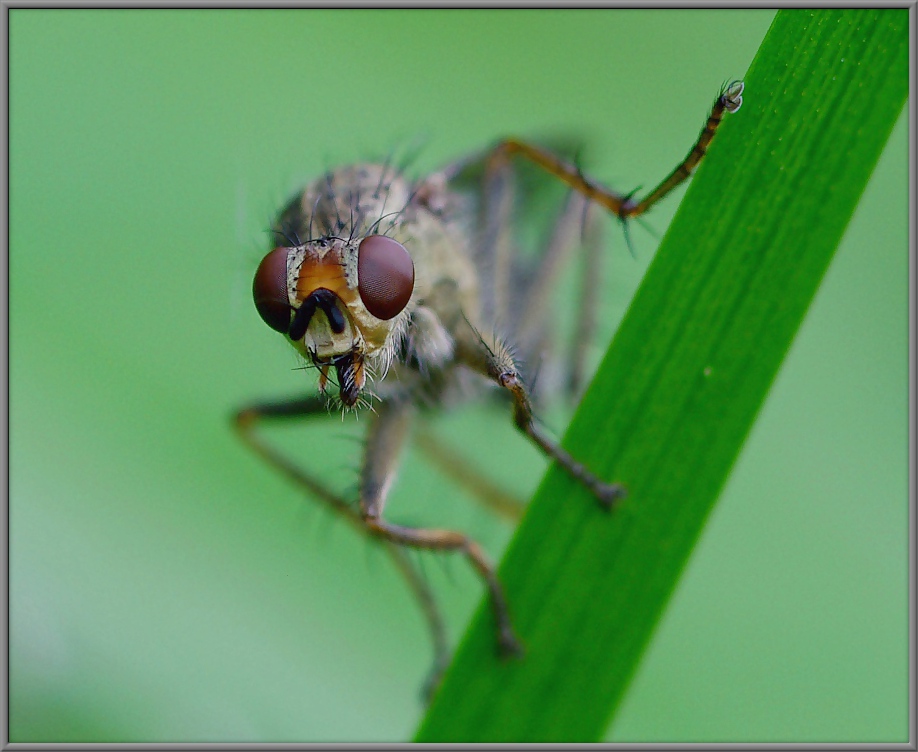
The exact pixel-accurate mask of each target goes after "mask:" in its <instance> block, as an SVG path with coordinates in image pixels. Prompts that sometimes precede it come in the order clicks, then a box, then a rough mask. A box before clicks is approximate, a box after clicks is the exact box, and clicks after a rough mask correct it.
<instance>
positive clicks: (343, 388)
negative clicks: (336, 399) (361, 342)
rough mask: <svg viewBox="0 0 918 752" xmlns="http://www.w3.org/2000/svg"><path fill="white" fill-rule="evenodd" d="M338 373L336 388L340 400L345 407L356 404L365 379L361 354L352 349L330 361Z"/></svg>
mask: <svg viewBox="0 0 918 752" xmlns="http://www.w3.org/2000/svg"><path fill="white" fill-rule="evenodd" d="M332 364H333V365H334V366H335V371H336V372H337V374H338V390H339V394H340V395H341V401H342V402H343V403H344V404H345V405H346V406H347V407H353V406H354V405H356V404H357V399H358V397H360V390H361V389H363V385H364V382H365V379H366V375H365V373H364V370H363V356H362V355H360V354H359V353H357V352H356V351H354V350H351V352H348V353H345V354H344V355H341V356H339V357H337V358H335V359H334V360H333V361H332Z"/></svg>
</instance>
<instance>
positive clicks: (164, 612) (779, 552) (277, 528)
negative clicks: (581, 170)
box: [9, 10, 908, 742]
mask: <svg viewBox="0 0 918 752" xmlns="http://www.w3.org/2000/svg"><path fill="white" fill-rule="evenodd" d="M772 17H773V13H772V12H769V11H532V12H528V11H527V12H520V11H270V12H254V11H205V10H199V11H47V10H12V11H10V13H9V21H10V27H9V31H10V50H9V59H10V355H11V357H10V514H9V522H10V620H9V624H10V735H11V740H12V741H16V742H19V741H46V742H50V741H111V742H115V741H264V742H284V741H364V740H369V741H402V740H406V739H408V738H410V737H411V735H412V733H413V730H414V728H415V726H416V724H417V722H418V719H419V718H420V715H421V713H422V712H423V708H422V706H421V704H420V702H419V700H418V690H419V687H420V684H421V682H422V680H423V678H424V675H425V672H426V670H427V668H428V664H429V659H430V647H429V644H428V638H427V634H426V632H425V627H424V624H423V622H422V619H421V617H420V614H419V612H418V611H417V609H416V608H415V606H414V604H413V602H412V600H411V598H410V596H409V594H408V592H407V590H406V588H405V587H404V585H403V584H402V582H401V581H400V579H399V577H398V575H397V573H396V572H395V571H394V570H393V568H392V567H391V565H390V563H389V560H388V558H387V557H386V556H385V555H384V554H383V553H382V551H380V550H379V549H377V548H376V547H375V546H373V545H371V544H368V543H367V542H366V541H365V540H363V539H362V538H360V537H358V536H356V535H355V534H354V533H353V532H352V531H351V530H350V529H349V528H347V527H345V526H344V525H342V524H341V523H340V522H338V521H336V520H334V519H332V518H331V517H330V516H329V515H328V514H327V513H325V512H324V511H323V510H321V509H320V508H319V507H318V506H317V505H316V504H314V503H313V502H311V501H310V500H309V499H305V498H304V497H303V495H302V494H301V493H300V492H299V491H298V490H296V489H294V488H293V487H291V486H290V485H288V484H287V483H286V482H285V481H284V480H283V479H281V478H279V477H277V476H276V475H275V474H274V473H273V472H272V471H271V470H269V469H268V468H266V467H265V466H264V465H263V464H261V463H260V462H259V460H257V458H255V457H253V456H251V455H250V454H248V453H247V452H246V450H244V449H243V448H242V447H241V446H240V445H239V444H238V442H237V441H236V439H235V437H234V436H233V434H232V432H231V430H230V427H229V421H228V419H229V416H230V414H231V412H232V411H233V410H234V408H236V407H237V406H239V405H240V404H242V403H244V402H247V401H250V400H254V399H261V398H268V397H274V396H286V395H294V394H297V393H299V392H302V391H303V390H312V389H313V388H314V376H313V374H312V373H311V372H307V373H303V372H301V371H298V370H296V366H297V365H298V364H297V361H296V358H295V357H294V353H293V351H292V349H291V348H289V346H288V345H286V344H285V343H284V342H283V341H282V339H281V338H280V337H279V336H277V335H276V334H273V333H272V332H271V331H270V330H268V329H267V328H266V327H265V326H264V324H262V322H261V321H260V320H259V319H258V316H257V315H256V314H255V311H254V308H253V306H252V304H251V299H250V284H251V275H252V273H253V271H254V268H255V266H256V265H257V263H258V261H259V259H260V258H261V256H262V254H263V253H264V251H265V250H266V247H267V244H268V242H269V241H268V238H267V234H266V233H265V229H266V228H267V226H268V223H269V221H270V218H271V215H272V212H273V211H274V210H275V209H276V208H277V207H278V206H279V205H280V203H281V201H283V200H284V199H285V198H286V197H287V196H288V195H289V194H290V193H291V192H292V191H293V190H294V189H295V188H296V187H297V186H298V185H300V184H301V183H302V182H303V181H305V180H307V179H309V178H311V177H314V176H315V175H316V174H318V173H320V172H321V171H323V170H324V169H326V168H327V167H330V166H334V165H336V164H339V163H342V162H349V161H354V160H366V159H376V158H382V157H384V156H385V155H386V154H387V153H388V152H389V151H391V150H392V149H393V148H401V149H410V148H413V147H414V146H416V145H417V146H420V147H421V149H420V154H419V157H418V159H417V161H416V164H415V167H414V169H415V170H416V171H417V172H419V173H422V172H424V171H426V170H430V169H433V168H435V167H437V166H439V165H441V164H443V163H445V162H447V161H449V160H450V159H452V158H455V157H457V156H460V155H463V154H465V153H467V152H469V151H471V150H476V149H480V148H482V147H483V146H484V145H487V144H488V143H491V142H492V141H494V140H495V139H496V138H498V137H499V136H501V135H507V134H516V135H522V136H528V137H532V138H535V139H538V138H540V137H545V138H552V137H557V136H559V135H561V136H567V137H572V138H574V139H580V140H583V142H584V143H585V144H586V148H585V151H584V152H583V161H584V165H585V167H586V169H587V170H588V171H589V172H590V173H591V174H592V175H595V176H596V177H598V178H599V179H601V180H603V181H605V182H608V183H609V184H611V185H613V186H615V187H617V188H619V189H621V190H625V191H627V190H630V189H631V188H633V187H635V186H638V185H644V186H645V187H646V186H650V185H652V184H653V183H654V182H655V181H657V180H658V179H659V178H660V177H662V176H663V175H664V174H666V172H668V170H669V169H670V168H671V167H672V166H673V165H674V164H675V163H676V162H677V161H678V160H679V159H680V158H681V157H682V156H683V155H684V153H685V152H686V150H687V149H688V147H689V146H690V144H691V142H692V139H693V138H694V137H695V136H696V135H697V132H698V130H699V128H700V127H701V125H702V123H703V122H704V117H705V114H706V110H707V108H708V106H709V105H710V103H711V101H712V100H713V97H714V96H715V95H716V93H717V91H718V87H719V86H720V85H721V84H722V83H723V82H724V81H725V80H727V79H730V78H734V77H739V76H742V74H743V73H744V72H745V70H746V68H747V67H748V65H749V63H750V61H751V60H752V57H753V55H754V54H755V51H756V49H757V47H758V45H759V43H760V41H761V39H762V37H763V36H764V34H765V32H766V30H767V28H768V25H769V24H770V22H771V19H772ZM746 96H747V97H748V98H751V97H755V92H753V91H749V92H747V93H746ZM741 116H742V113H740V114H739V115H737V117H741ZM907 138H908V127H907V118H906V117H905V115H904V114H903V116H902V117H901V118H900V121H899V123H898V125H897V126H896V129H895V131H894V133H893V135H892V138H891V141H890V143H889V146H888V148H887V149H886V151H885V153H884V155H883V157H882V159H881V161H880V164H879V166H878V168H877V171H876V174H875V176H874V178H873V180H872V181H871V183H870V185H869V186H868V188H867V191H866V193H865V196H864V199H863V201H862V203H861V206H860V208H859V209H858V212H857V213H856V214H855V216H854V219H853V221H852V223H851V226H850V228H849V230H848V233H847V235H846V237H845V240H844V242H843V245H842V247H841V248H840V250H839V253H838V256H837V258H836V260H835V261H834V263H833V265H832V266H831V268H830V270H829V272H828V275H827V277H826V280H825V284H824V285H823V287H822V288H821V290H820V292H819V294H818V296H817V298H816V302H815V304H814V305H813V307H812V309H811V311H810V313H809V315H808V317H807V319H806V321H805V323H804V326H803V328H802V330H801V332H800V335H799V337H798V339H797V340H796V342H795V344H794V346H793V347H792V349H791V352H790V353H789V356H788V360H787V363H786V366H785V367H784V369H783V370H782V372H781V373H780V375H779V377H778V379H777V382H776V383H775V386H774V388H773V390H772V393H771V395H770V396H769V398H768V401H767V402H766V404H765V407H764V409H763V411H762V414H761V416H760V420H759V421H758V423H757V424H756V426H755V428H754V430H753V433H752V435H751V437H750V439H749V441H748V442H747V445H746V447H745V448H744V450H743V453H742V454H741V456H740V459H739V461H738V464H737V467H736V469H735V472H734V473H733V475H732V477H731V480H730V481H729V483H728V486H727V489H726V491H725V493H724V495H723V498H722V499H721V501H720V502H719V504H718V506H717V507H716V509H715V512H714V514H713V516H712V518H711V520H710V523H709V525H708V527H707V529H706V531H705V533H704V535H703V537H702V540H701V543H700V545H699V546H698V549H697V551H696V553H695V555H694V556H693V558H692V560H691V562H690V564H689V566H688V569H687V571H686V574H685V577H684V579H683V581H682V583H681V585H680V588H679V589H678V591H677V592H676V594H675V597H674V599H673V601H672V603H671V606H670V608H669V609H668V610H667V612H666V614H665V616H664V618H663V621H662V622H661V625H660V627H659V629H658V631H657V633H656V635H655V638H654V640H653V642H652V643H651V646H650V649H649V651H648V653H647V655H646V657H645V660H644V661H643V663H642V665H641V667H640V669H639V671H638V674H637V676H636V679H635V681H634V683H633V685H632V688H631V691H630V692H629V694H628V696H627V698H626V700H625V704H624V706H623V708H622V710H621V712H620V713H619V715H618V716H617V718H616V719H615V721H614V723H613V724H612V726H611V727H610V729H609V731H608V734H607V740H609V741H657V742H662V741H735V740H738V741H775V742H777V741H826V742H838V741H856V740H862V741H863V740H868V741H877V742H879V741H889V742H891V741H905V740H906V739H907V733H908V729H907V721H908V712H907V707H908V706H907V702H908V691H907V690H908V670H907V657H908V590H907V587H908V572H907V566H908V536H907V520H908V504H907V502H908V454H907V452H908V419H907V408H908V399H907V390H908V319H907V315H908V279H907V275H908V233H907V230H908V219H907V218H908V161H907V153H908V152H907ZM814 167H815V166H814ZM680 195H681V191H680ZM677 203H678V197H676V198H673V199H671V200H669V201H667V202H666V203H665V204H664V205H662V206H660V207H659V209H658V210H655V211H654V213H653V215H652V216H651V217H650V223H651V224H652V225H653V227H654V228H656V230H657V231H658V232H662V231H663V230H665V228H666V226H667V223H668V221H669V218H670V217H671V216H672V214H673V212H674V211H675V207H676V205H677ZM788 211H793V207H792V206H789V207H788ZM609 229H610V232H609V238H610V243H609V245H610V252H609V262H608V265H609V269H608V271H607V278H606V282H605V287H606V290H607V294H606V298H605V300H604V309H603V330H604V335H603V336H604V339H603V341H601V342H599V343H597V345H596V347H595V350H594V358H598V357H599V355H600V353H601V352H602V350H603V349H604V347H605V344H606V342H607V341H608V339H609V337H610V336H611V333H612V331H613V330H614V327H615V325H616V324H617V322H618V321H619V320H620V318H621V316H622V314H623V312H624V309H625V307H626V306H627V303H628V300H629V299H630V296H631V295H632V294H633V291H634V289H635V288H636V285H637V284H638V282H639V280H640V277H641V275H642V273H643V271H644V269H645V268H646V266H647V264H648V262H649V260H650V258H651V257H652V254H653V249H654V247H655V245H656V240H655V239H654V238H653V236H651V235H649V234H647V233H645V232H643V231H642V230H640V229H639V228H637V229H636V232H635V238H636V247H637V250H636V258H632V257H631V256H630V255H629V254H628V252H627V251H626V250H625V247H624V243H623V241H622V237H621V234H620V232H617V231H616V229H615V227H614V226H612V223H610V228H609ZM737 242H742V238H737ZM564 420H565V414H564V413H561V412H559V413H558V415H557V416H555V415H554V414H552V417H551V421H552V422H551V425H552V426H553V427H554V429H555V430H556V431H557V432H558V433H560V432H562V431H563V428H564ZM437 428H438V431H439V432H440V433H441V434H442V435H443V436H444V437H448V438H449V439H450V440H451V441H453V442H455V443H456V444H457V445H466V448H465V449H466V451H467V453H468V454H469V456H471V457H474V458H475V460H476V461H477V462H479V463H480V464H481V466H482V467H483V468H485V469H487V470H488V472H489V473H490V474H491V475H492V476H494V477H495V478H499V479H500V481H501V482H502V483H503V484H504V485H505V486H506V487H507V488H510V489H514V490H516V491H517V492H518V493H519V494H520V495H523V496H525V495H526V494H528V493H529V492H530V491H531V490H532V489H533V488H534V487H535V485H536V483H537V482H538V479H539V476H540V474H541V472H542V470H543V468H544V463H543V461H542V460H541V458H540V457H539V456H538V454H537V453H536V452H535V451H534V450H533V449H532V448H531V447H529V446H528V445H527V444H526V442H524V441H523V440H522V439H521V438H519V437H517V435H516V434H515V432H514V431H513V429H512V427H511V426H510V421H509V418H508V416H506V415H503V414H500V413H497V414H495V413H492V412H489V411H487V410H485V409H484V408H476V409H471V410H466V411H462V414H461V415H459V414H454V415H449V416H445V417H444V418H443V419H441V420H440V421H439V422H438V425H437ZM360 429H361V425H360V424H359V422H356V421H354V420H353V419H348V420H345V421H343V422H342V421H340V420H338V419H337V418H334V419H330V420H328V421H325V422H320V423H318V424H314V425H309V426H302V427H295V428H293V427H290V428H284V429H283V430H276V431H272V436H273V437H274V438H275V439H276V440H277V441H278V442H279V443H281V444H283V445H284V446H286V447H288V448H289V450H290V451H291V452H292V453H293V454H295V455H296V456H297V457H299V458H300V459H302V460H303V462H304V463H306V464H308V463H310V462H312V465H313V466H315V465H316V464H321V466H322V467H323V468H325V470H324V472H325V477H327V478H328V479H329V482H331V483H334V484H335V485H336V486H337V487H339V488H342V489H345V488H349V487H352V486H353V484H354V482H355V480H356V472H357V468H358V466H359V443H358V439H359V436H360ZM390 510H391V514H390V517H391V518H392V519H393V520H396V521H399V522H404V523H407V524H412V523H413V524H418V523H429V524H434V525H437V526H447V525H452V526H455V527H458V528H461V529H463V530H466V531H468V532H469V533H471V534H472V535H474V536H476V537H477V538H478V539H479V540H480V541H481V542H482V543H483V544H484V546H485V547H486V548H487V549H489V550H490V551H491V552H492V553H493V554H494V555H495V556H498V555H499V552H500V551H501V549H502V547H503V546H504V545H505V543H506V541H507V540H508V538H509V536H510V534H511V532H512V531H511V529H510V527H509V526H508V525H506V524H504V523H502V522H500V521H496V520H493V519H492V518H491V517H490V516H489V515H488V514H487V513H486V512H484V511H482V510H481V509H480V508H479V507H477V506H475V505H473V504H472V503H470V502H469V501H468V500H467V498H466V497H465V495H464V493H462V492H460V491H459V490H458V489H456V488H455V487H453V486H452V485H450V484H449V482H448V481H446V480H444V479H443V478H442V477H441V476H440V475H438V474H437V473H436V472H434V471H433V470H431V469H430V468H429V467H428V466H427V465H426V464H425V463H424V462H422V461H421V459H420V458H419V457H418V456H417V455H416V453H414V452H409V453H408V455H407V457H406V461H405V465H404V468H403V471H402V473H401V476H400V478H399V482H398V484H397V486H396V488H395V491H394V495H393V499H392V501H391V503H390ZM418 561H420V562H421V564H422V565H423V567H424V570H425V572H426V574H427V576H428V577H429V579H430V580H431V583H432V585H433V587H434V588H435V589H436V591H437V593H438V595H440V596H441V598H442V600H443V603H444V607H445V610H446V613H447V618H448V621H449V624H450V629H451V637H452V639H453V640H454V641H455V640H456V639H458V638H459V637H460V636H461V633H462V629H463V626H464V624H465V622H466V620H467V618H468V616H469V615H470V613H471V611H472V609H473V608H474V607H475V606H476V604H477V602H478V599H479V597H480V595H481V589H480V585H479V583H478V581H477V579H476V578H475V577H474V575H472V574H471V573H470V572H469V571H468V569H467V567H466V566H465V564H464V562H462V561H460V560H458V559H453V558H452V557H437V556H432V555H425V556H423V557H420V558H419V559H418ZM511 597H512V594H511ZM601 607H602V604H597V608H601Z"/></svg>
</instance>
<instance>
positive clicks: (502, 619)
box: [360, 400, 521, 653]
mask: <svg viewBox="0 0 918 752" xmlns="http://www.w3.org/2000/svg"><path fill="white" fill-rule="evenodd" d="M413 410H414V408H413V406H412V405H411V404H410V403H409V402H407V401H398V400H389V401H387V402H384V403H382V404H381V405H379V406H378V407H377V414H376V416H374V419H373V425H372V426H371V428H370V433H369V436H368V439H367V451H366V456H365V461H364V479H363V483H362V489H361V498H360V507H361V512H362V515H363V523H364V524H365V525H366V527H367V529H368V530H369V531H370V532H371V533H372V534H373V535H375V536H377V537H379V538H381V539H383V540H386V541H389V542H391V543H394V544H398V545H402V546H410V547H412V548H422V549H431V550H438V551H448V550H453V551H461V552H462V553H463V554H464V555H465V557H466V558H467V559H468V560H469V563H470V564H471V565H472V567H473V568H474V569H475V570H476V571H477V572H478V573H479V574H480V575H481V577H482V579H483V580H484V581H485V584H486V585H487V587H488V591H489V594H490V597H491V604H492V607H493V610H494V618H495V620H496V622H497V636H498V646H499V648H500V650H501V652H503V653H519V652H521V647H520V643H519V641H518V640H517V638H516V636H515V635H514V633H513V627H512V626H511V623H510V615H509V612H508V610H507V602H506V599H505V598H504V593H503V588H502V587H501V585H500V582H499V581H498V579H497V574H496V573H495V572H494V567H493V565H492V564H491V562H490V561H488V558H487V557H486V556H485V553H484V551H483V550H482V549H481V546H479V545H478V544H477V543H476V542H475V541H473V540H472V539H471V538H469V537H467V536H465V535H463V534H462V533H458V532H455V531H452V530H437V529H424V528H410V527H403V526H401V525H395V524H393V523H391V522H388V521H386V520H384V519H383V517H382V513H383V509H384V508H385V503H386V495H387V494H388V491H389V487H390V485H391V481H392V478H393V476H394V472H395V461H396V459H397V456H398V449H399V448H400V446H401V444H402V443H403V441H404V439H405V437H406V435H407V429H408V424H409V422H410V419H411V417H412V413H413Z"/></svg>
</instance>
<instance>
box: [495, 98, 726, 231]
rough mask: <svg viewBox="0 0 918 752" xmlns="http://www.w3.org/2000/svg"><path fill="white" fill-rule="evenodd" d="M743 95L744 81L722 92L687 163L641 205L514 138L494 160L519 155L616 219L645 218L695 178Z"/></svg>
mask: <svg viewBox="0 0 918 752" xmlns="http://www.w3.org/2000/svg"><path fill="white" fill-rule="evenodd" d="M742 93H743V82H742V81H733V82H732V83H730V84H728V85H727V86H725V87H724V88H723V90H722V91H721V93H720V96H718V98H717V100H716V101H715V102H714V106H713V107H712V108H711V112H710V114H709V115H708V120H707V122H706V123H705V126H704V129H703V130H702V131H701V134H700V135H699V136H698V139H697V140H696V141H695V144H694V145H693V146H692V148H691V149H690V150H689V153H688V154H687V155H686V157H685V159H683V160H682V161H681V162H680V163H679V164H678V165H677V166H676V167H675V169H673V171H672V172H671V173H670V174H669V175H667V176H666V177H665V178H664V179H663V180H662V181H661V182H660V184H659V185H658V186H657V187H656V188H654V189H653V190H652V191H651V192H650V193H649V194H647V196H645V197H644V198H642V199H641V200H640V201H635V200H634V199H633V198H632V197H631V196H630V195H624V194H621V193H617V192H615V191H613V190H610V189H608V188H605V187H604V186H601V185H599V184H598V183H595V182H593V181H592V180H589V179H588V178H586V177H585V176H584V175H583V173H582V172H581V171H580V170H579V169H578V168H577V167H576V166H575V165H572V164H570V163H569V162H565V161H564V160H562V159H560V158H559V157H557V156H555V155H554V154H552V153H551V152H548V151H546V150H544V149H541V148H539V147H537V146H534V145H532V144H528V143H526V142H524V141H520V140H518V139H515V138H511V139H507V140H506V141H502V142H501V143H499V144H498V145H497V146H496V147H495V148H494V151H493V152H492V155H491V160H492V161H496V162H498V163H499V162H501V161H503V160H506V159H508V158H509V157H511V156H514V155H517V154H518V155H520V156H522V157H524V158H526V159H528V160H529V161H530V162H532V163H534V164H536V165H538V166H539V167H541V168H542V169H543V170H545V171H546V172H548V173H549V174H551V175H554V176H555V177H556V178H558V179H559V180H561V181H562V182H564V183H566V184H567V185H569V186H570V187H571V188H573V189H574V190H575V191H577V192H578V193H580V194H582V195H583V196H586V197H587V198H588V199H590V200H591V201H595V202H596V203H597V204H600V205H602V206H604V207H606V209H608V210H609V211H610V212H611V213H612V214H615V215H616V216H617V217H619V218H621V219H628V218H629V217H637V216H639V215H641V214H644V213H645V212H646V211H647V210H648V209H650V207H652V206H653V205H654V204H656V203H657V202H658V201H659V200H660V199H662V198H663V197H664V196H665V195H666V194H668V193H669V192H670V191H672V190H673V189H674V188H675V187H676V186H678V185H679V184H680V183H682V182H683V181H685V180H686V178H688V176H689V175H691V174H692V171H693V170H694V169H695V167H697V166H698V163H699V162H700V161H701V159H702V158H703V157H704V155H705V152H706V151H707V149H708V146H709V145H710V143H711V140H712V139H713V138H714V134H715V133H716V132H717V128H718V126H719V125H720V122H721V120H723V117H724V114H725V113H727V112H736V111H737V110H738V109H739V108H740V105H741V104H742V103H743V97H742Z"/></svg>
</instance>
